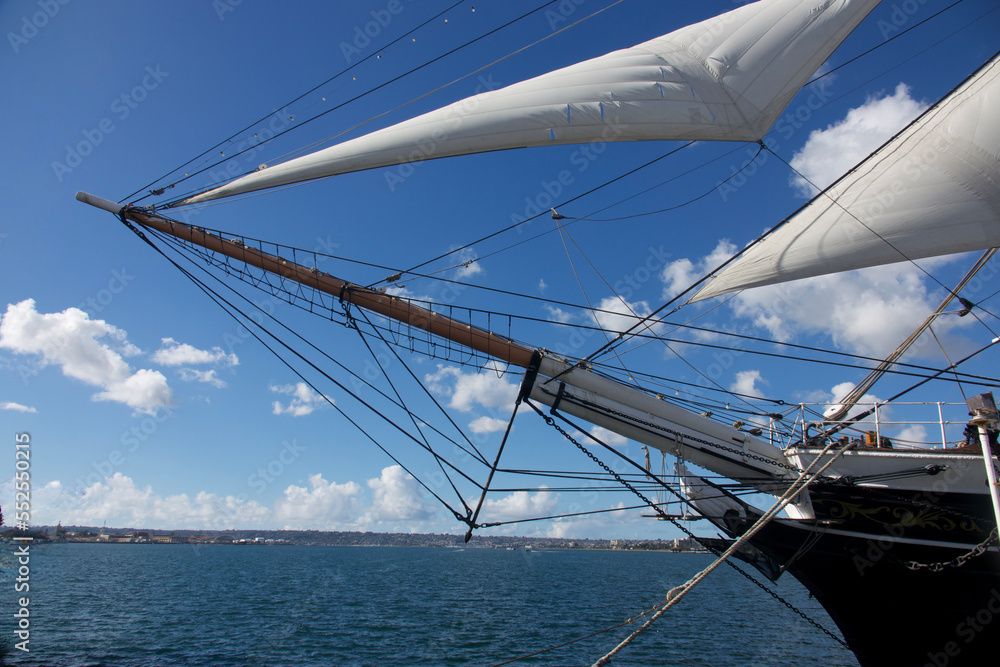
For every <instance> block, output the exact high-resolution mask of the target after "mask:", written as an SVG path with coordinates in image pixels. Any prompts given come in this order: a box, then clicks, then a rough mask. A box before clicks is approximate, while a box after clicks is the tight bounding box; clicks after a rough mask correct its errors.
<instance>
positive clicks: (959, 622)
mask: <svg viewBox="0 0 1000 667" xmlns="http://www.w3.org/2000/svg"><path fill="white" fill-rule="evenodd" d="M892 532H899V531H891V530H890V531H888V532H884V533H881V534H880V533H878V532H869V533H865V532H852V531H849V530H844V529H843V528H834V527H831V526H824V525H821V524H817V523H815V522H804V521H791V520H777V521H773V522H772V523H770V524H769V525H767V526H765V527H764V528H763V529H762V530H761V531H760V532H759V533H757V534H756V535H755V536H754V537H753V538H752V539H751V544H753V546H755V547H757V548H758V549H760V550H761V551H763V552H764V553H766V554H768V555H769V556H771V557H772V558H774V559H775V560H776V561H777V562H778V563H781V564H784V570H785V571H786V572H788V573H790V574H791V575H792V576H794V577H795V578H796V579H798V580H799V581H800V582H801V583H802V584H803V585H804V586H805V587H806V588H807V589H808V590H809V591H810V592H811V593H812V594H813V596H815V597H816V599H817V600H818V601H819V602H820V603H821V604H822V605H823V607H824V608H825V609H826V611H827V612H828V613H829V615H830V617H831V618H832V619H833V621H834V622H835V623H836V624H837V626H838V627H839V628H840V630H841V632H842V633H843V635H844V639H845V641H846V642H847V644H848V646H849V647H850V648H851V650H852V651H853V652H854V653H855V655H856V656H857V658H858V662H859V663H860V664H861V665H862V666H863V667H889V666H891V667H909V666H914V667H924V666H925V665H930V666H932V667H945V666H948V667H973V666H976V667H979V666H981V665H987V664H995V663H996V660H997V657H998V656H1000V553H998V552H997V550H996V548H995V547H994V548H993V549H991V550H986V551H985V552H984V553H982V554H979V555H970V552H972V551H973V548H974V547H975V546H976V543H971V544H949V545H945V544H944V543H938V544H934V543H933V542H930V541H928V540H922V539H912V538H909V537H908V536H906V535H905V534H901V535H893V534H892ZM963 556H964V557H965V558H963ZM956 558H957V559H959V560H958V561H957V562H956V561H955V559H956ZM913 563H918V564H921V565H933V564H942V563H947V564H946V565H942V566H940V567H916V568H913V567H912V564H913Z"/></svg>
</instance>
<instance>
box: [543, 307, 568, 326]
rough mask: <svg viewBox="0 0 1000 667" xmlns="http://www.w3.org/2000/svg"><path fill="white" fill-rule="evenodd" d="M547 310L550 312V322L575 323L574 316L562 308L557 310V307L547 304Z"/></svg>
mask: <svg viewBox="0 0 1000 667" xmlns="http://www.w3.org/2000/svg"><path fill="white" fill-rule="evenodd" d="M545 310H547V311H549V320H550V321H552V322H561V323H563V324H566V323H568V322H572V321H573V314H572V313H569V312H567V311H565V310H563V309H562V308H556V307H555V306H550V305H548V304H546V306H545Z"/></svg>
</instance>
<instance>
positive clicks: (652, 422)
mask: <svg viewBox="0 0 1000 667" xmlns="http://www.w3.org/2000/svg"><path fill="white" fill-rule="evenodd" d="M76 198H77V199H78V200H79V201H82V202H84V203H87V204H90V205H91V206H95V207H97V208H100V209H103V210H105V211H110V212H112V213H115V214H116V215H118V216H119V217H120V218H121V219H122V220H123V221H124V220H130V221H132V222H134V223H136V224H138V225H140V226H142V227H146V228H149V229H153V230H156V231H159V232H162V233H164V234H167V235H169V236H173V237H175V238H177V239H180V240H182V241H184V242H187V243H191V244H193V245H196V246H199V247H202V248H206V249H208V250H210V251H212V252H216V253H219V254H222V255H225V256H227V257H231V258H233V259H235V260H238V261H241V262H246V263H247V264H249V265H251V266H255V267H257V268H259V269H262V270H264V271H267V272H269V273H273V274H276V275H279V276H281V277H283V278H286V279H288V280H293V281H295V282H298V283H301V284H302V285H305V286H307V287H311V288H314V289H316V290H319V291H321V292H325V293H327V294H330V295H332V296H335V297H337V298H338V299H340V300H342V301H343V302H345V303H349V304H351V305H354V306H356V307H358V308H363V309H366V310H370V311H372V312H374V313H377V314H379V315H382V316H384V317H387V318H390V319H393V320H396V321H398V322H402V323H404V324H407V325H409V326H412V327H414V328H416V329H420V330H423V331H427V332H429V333H432V334H434V335H436V336H440V337H441V338H444V339H446V340H449V341H451V342H453V343H456V344H458V345H462V346H465V347H468V348H470V349H472V350H476V351H477V352H481V353H483V354H486V355H489V356H491V357H493V358H495V359H499V360H501V361H504V362H507V363H509V364H511V365H513V366H518V367H520V368H525V369H527V370H528V372H527V373H526V374H525V380H524V382H523V383H522V386H521V395H522V396H524V397H527V398H530V399H533V400H536V401H538V402H539V403H542V404H544V405H548V406H550V407H551V408H552V410H553V412H555V411H556V409H558V410H560V411H561V412H563V413H566V414H568V415H572V416H575V417H578V418H580V419H584V420H586V421H588V422H590V423H592V424H596V425H598V426H602V427H604V428H606V429H608V430H611V431H614V432H615V433H618V434H620V435H623V436H624V437H626V438H631V439H632V440H636V441H638V442H641V443H643V444H646V445H650V446H653V447H656V448H657V449H659V450H661V451H664V452H667V453H669V454H673V455H675V456H680V457H683V458H684V459H685V460H687V461H689V462H690V463H693V464H694V465H698V466H701V467H704V468H708V469H709V470H712V471H713V472H715V473H717V474H719V475H724V476H726V477H729V478H731V479H734V480H736V481H739V482H743V483H746V484H749V485H751V486H753V487H755V488H757V489H758V490H760V491H764V492H766V493H774V492H778V493H781V492H782V491H783V490H784V488H786V487H787V485H788V483H789V482H790V481H791V479H794V477H795V474H796V472H797V469H796V468H795V467H794V466H792V465H789V464H788V463H786V462H785V457H784V456H783V454H782V453H781V451H780V450H779V449H778V448H777V447H774V446H773V445H771V444H770V443H769V442H765V441H763V440H759V439H757V438H755V437H754V436H752V435H751V434H749V433H747V432H745V431H740V430H738V429H735V428H731V427H729V426H726V425H723V424H719V423H717V422H714V421H712V420H710V419H708V418H707V417H703V416H701V415H699V414H695V413H693V412H691V411H689V410H685V409H684V408H681V407H678V406H675V405H672V404H670V403H668V402H666V401H665V400H662V399H661V398H658V397H654V396H650V395H649V394H647V393H646V392H645V391H642V390H641V389H638V388H636V387H632V386H629V385H625V384H622V383H621V382H617V381H615V380H613V379H611V378H607V377H604V376H602V375H599V374H598V373H596V372H594V371H592V370H590V369H589V368H585V367H582V366H581V365H579V364H575V363H572V362H571V361H568V360H566V359H561V358H559V357H557V356H555V355H553V354H551V353H549V352H547V351H544V350H534V349H531V348H528V347H526V346H524V345H520V344H518V343H515V342H513V341H512V340H510V339H508V338H505V337H503V336H499V335H497V334H494V333H492V332H489V331H485V330H483V329H480V328H478V327H473V326H471V325H469V324H467V323H464V322H459V321H457V320H455V319H452V318H450V317H446V316H444V315H441V314H438V313H434V312H432V311H430V310H428V309H426V308H422V307H420V306H416V305H413V304H411V303H410V302H409V301H408V300H407V299H403V298H399V297H395V296H391V295H388V294H383V293H381V292H378V291H375V290H371V289H368V288H366V287H362V286H360V285H356V284H354V283H351V282H348V281H346V280H342V279H340V278H335V277H334V276H331V275H329V274H326V273H321V272H319V271H317V270H316V269H314V268H310V267H306V266H303V265H301V264H297V263H295V262H290V261H288V260H286V259H283V258H281V257H277V256H275V255H270V254H267V253H264V252H261V251H259V250H255V249H253V248H248V247H246V246H245V245H243V244H242V243H241V242H239V241H235V242H234V241H229V240H226V239H223V238H222V237H221V236H219V235H217V234H212V233H209V232H208V231H206V230H204V229H201V228H197V227H193V226H191V225H187V224H184V223H182V222H178V221H176V220H170V219H168V218H164V217H162V216H159V215H157V214H155V213H153V212H151V211H149V210H146V209H140V208H135V207H131V206H123V205H121V204H117V203H115V202H112V201H108V200H107V199H102V198H100V197H95V196H93V195H90V194H87V193H85V192H78V193H77V195H76ZM785 480H788V481H785ZM800 502H801V503H803V504H804V505H807V504H808V499H807V498H806V497H805V496H804V495H803V497H802V498H801V501H800ZM800 511H802V512H806V513H808V512H811V510H810V509H807V508H806V507H802V508H800Z"/></svg>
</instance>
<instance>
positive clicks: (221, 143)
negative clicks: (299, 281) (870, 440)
mask: <svg viewBox="0 0 1000 667" xmlns="http://www.w3.org/2000/svg"><path fill="white" fill-rule="evenodd" d="M465 1H466V0H458V2H456V3H455V4H453V5H451V6H450V7H448V8H446V9H444V10H442V11H440V12H438V13H437V14H435V15H434V16H432V17H431V18H429V19H427V20H426V21H424V22H423V23H421V24H420V25H418V26H417V27H415V28H413V29H411V30H409V31H407V32H405V33H403V34H402V35H400V36H399V37H397V38H396V39H394V40H392V41H391V42H389V43H388V44H387V45H386V46H384V47H382V48H381V49H378V50H377V51H373V52H372V53H369V54H368V55H367V56H365V57H364V58H362V59H360V60H359V61H357V62H356V63H354V64H353V65H351V66H350V67H345V68H344V69H342V70H340V71H339V72H337V73H336V74H334V75H333V76H331V77H330V78H329V79H327V80H326V81H324V82H323V83H320V84H317V85H315V86H313V87H312V88H310V89H309V90H307V91H306V92H304V93H302V94H301V95H299V96H298V97H296V98H295V99H293V100H290V101H288V102H286V103H285V104H283V105H281V106H280V107H278V108H279V109H284V108H286V107H288V106H290V105H292V104H295V103H296V102H298V101H299V100H301V99H302V98H304V97H305V96H307V95H310V94H312V93H314V92H316V91H317V90H319V89H320V88H322V87H323V86H325V85H326V84H328V83H330V82H331V81H334V80H336V79H338V78H340V77H341V76H343V75H345V74H347V73H348V72H350V71H351V70H352V69H354V68H356V67H360V66H361V65H362V64H363V63H365V62H367V61H369V60H371V59H372V58H378V57H379V54H381V53H382V52H383V51H385V50H386V49H389V48H391V47H392V46H393V45H394V44H396V43H398V42H401V41H403V40H404V39H406V38H407V37H409V36H410V35H412V34H413V33H415V32H416V31H418V30H420V29H421V28H423V27H424V26H426V25H428V24H429V23H432V22H434V21H436V20H437V19H439V18H441V17H442V16H443V15H444V14H447V13H448V12H450V11H451V10H453V9H454V8H455V7H458V6H459V5H460V4H462V3H463V2H465ZM345 104H346V103H345ZM273 113H274V112H272V113H269V114H267V115H266V116H263V117H261V118H258V119H257V120H255V121H254V122H252V123H250V124H249V125H247V126H246V127H244V128H243V129H242V130H237V131H236V132H235V133H233V134H232V135H230V136H229V137H228V138H226V139H223V140H222V141H220V142H219V143H217V144H215V145H214V146H212V147H211V148H209V149H207V150H206V151H204V152H203V153H201V154H200V155H196V156H195V157H193V158H191V159H190V160H188V161H187V162H185V163H184V164H182V165H180V166H178V167H175V168H173V169H171V170H170V171H168V172H167V173H165V174H164V175H163V176H160V177H159V178H157V179H154V180H153V181H152V182H150V183H147V184H146V185H144V186H143V187H141V188H139V189H138V190H136V191H135V192H133V193H132V194H130V195H128V196H127V197H125V198H124V199H123V200H122V201H128V200H129V199H131V198H132V197H134V196H135V195H137V194H139V193H140V192H142V191H143V190H145V189H147V188H150V187H152V186H153V185H155V184H156V183H157V182H159V181H161V180H163V179H164V178H166V177H167V176H169V175H170V174H173V173H175V172H178V171H180V170H181V169H183V168H184V167H186V166H188V165H189V164H191V163H192V162H194V161H195V160H198V159H200V158H202V157H204V156H206V155H208V154H209V153H211V152H212V151H214V150H215V149H217V148H219V147H220V146H223V145H225V144H227V143H229V142H231V141H232V140H233V139H235V138H236V137H238V136H239V135H241V134H243V133H244V132H246V131H248V130H250V129H251V128H253V127H254V126H256V125H257V124H259V123H263V122H264V121H265V120H267V119H268V118H270V117H271V116H272V115H273ZM304 124H305V123H300V126H301V125H304ZM296 127H298V126H296ZM273 138H274V137H272V139H273ZM268 141H270V139H266V140H264V141H261V142H258V143H257V144H254V145H255V146H262V145H263V144H265V143H267V142H268ZM216 164H218V163H216ZM213 166H214V165H213ZM193 175H194V174H192V176H193ZM186 178H187V177H185V179H181V180H180V181H175V182H174V183H173V184H171V185H170V186H168V187H173V186H174V185H176V184H177V183H180V182H182V181H183V180H186ZM147 197H148V195H147V196H144V197H140V198H139V199H137V200H136V201H137V202H138V201H143V200H144V199H146V198H147Z"/></svg>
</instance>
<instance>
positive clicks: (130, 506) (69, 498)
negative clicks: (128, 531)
mask: <svg viewBox="0 0 1000 667" xmlns="http://www.w3.org/2000/svg"><path fill="white" fill-rule="evenodd" d="M32 500H33V501H34V502H33V503H32V510H33V512H32V518H33V519H34V520H35V521H37V522H38V523H55V522H57V521H61V522H62V523H63V524H67V525H70V524H77V525H101V524H103V523H104V522H107V523H108V524H109V525H112V526H120V527H135V528H140V527H141V528H188V529H197V528H206V529H213V530H225V529H228V528H237V527H246V526H262V525H264V524H265V522H266V520H267V519H268V518H269V516H270V511H269V510H268V509H267V508H265V507H263V506H262V505H260V504H259V503H257V502H255V501H246V500H240V499H238V498H235V497H233V496H217V495H215V494H212V493H205V492H201V493H198V494H197V495H196V496H195V497H194V499H192V498H190V497H189V496H188V495H187V494H178V495H173V496H162V495H159V494H157V493H154V492H153V489H152V487H150V486H146V487H140V486H138V485H136V483H135V482H134V481H133V480H132V479H131V478H130V477H127V476H126V475H123V474H121V473H115V474H114V475H112V476H111V477H105V478H104V479H103V480H102V481H100V482H95V483H94V484H91V485H90V486H88V487H86V488H85V489H82V490H80V493H79V495H74V494H72V493H70V492H68V491H67V490H66V489H65V488H64V487H63V486H62V484H61V483H60V482H58V481H54V482H49V483H48V484H46V485H44V486H43V487H42V488H38V489H36V492H35V494H34V495H33V498H32Z"/></svg>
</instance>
